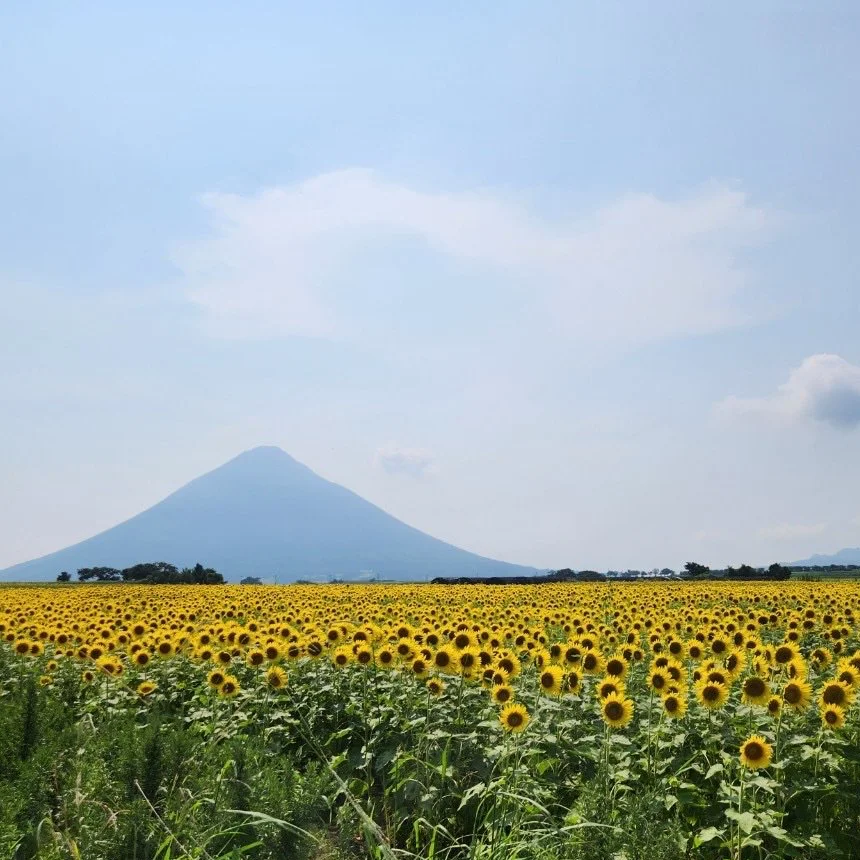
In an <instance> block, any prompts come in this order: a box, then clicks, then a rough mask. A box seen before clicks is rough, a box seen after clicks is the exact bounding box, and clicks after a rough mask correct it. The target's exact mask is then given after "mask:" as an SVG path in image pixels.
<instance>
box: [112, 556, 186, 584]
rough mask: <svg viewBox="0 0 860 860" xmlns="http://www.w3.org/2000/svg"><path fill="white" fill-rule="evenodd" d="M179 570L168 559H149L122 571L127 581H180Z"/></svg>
mask: <svg viewBox="0 0 860 860" xmlns="http://www.w3.org/2000/svg"><path fill="white" fill-rule="evenodd" d="M178 577H179V570H178V569H177V567H176V565H173V564H168V563H167V562H166V561H148V562H144V563H142V564H135V565H132V566H131V567H127V568H126V569H125V570H124V571H122V578H123V580H124V581H125V582H158V583H166V582H178Z"/></svg>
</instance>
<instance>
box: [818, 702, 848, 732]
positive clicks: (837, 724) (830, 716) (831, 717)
mask: <svg viewBox="0 0 860 860" xmlns="http://www.w3.org/2000/svg"><path fill="white" fill-rule="evenodd" d="M821 724H822V725H823V726H824V728H825V729H841V728H842V726H844V725H845V709H844V708H842V707H840V706H839V705H825V706H824V707H823V708H822V710H821Z"/></svg>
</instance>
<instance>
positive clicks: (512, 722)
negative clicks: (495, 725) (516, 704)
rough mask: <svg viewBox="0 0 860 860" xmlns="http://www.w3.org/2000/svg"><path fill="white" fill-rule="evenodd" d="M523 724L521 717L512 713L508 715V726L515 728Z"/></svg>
mask: <svg viewBox="0 0 860 860" xmlns="http://www.w3.org/2000/svg"><path fill="white" fill-rule="evenodd" d="M522 724H523V715H522V714H519V713H517V712H516V711H514V712H513V713H512V714H508V725H509V726H512V727H513V728H517V727H518V726H521V725H522Z"/></svg>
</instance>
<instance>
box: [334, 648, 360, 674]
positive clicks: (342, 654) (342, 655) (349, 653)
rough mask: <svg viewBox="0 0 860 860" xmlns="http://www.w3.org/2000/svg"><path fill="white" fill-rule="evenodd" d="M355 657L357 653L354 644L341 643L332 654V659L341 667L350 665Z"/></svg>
mask: <svg viewBox="0 0 860 860" xmlns="http://www.w3.org/2000/svg"><path fill="white" fill-rule="evenodd" d="M354 659H355V653H354V652H353V650H352V645H340V646H338V647H337V648H335V651H334V654H332V657H331V661H332V663H334V665H335V666H338V667H340V668H341V669H342V668H343V667H344V666H348V665H349V664H350V663H351V662H352V661H353V660H354Z"/></svg>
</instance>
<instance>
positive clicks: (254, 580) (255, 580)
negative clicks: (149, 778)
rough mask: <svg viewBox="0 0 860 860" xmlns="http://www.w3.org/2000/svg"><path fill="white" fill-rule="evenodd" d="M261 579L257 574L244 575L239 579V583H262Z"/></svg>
mask: <svg viewBox="0 0 860 860" xmlns="http://www.w3.org/2000/svg"><path fill="white" fill-rule="evenodd" d="M262 584H263V580H262V579H260V577H259V576H246V577H245V578H244V579H240V580H239V585H262Z"/></svg>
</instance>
